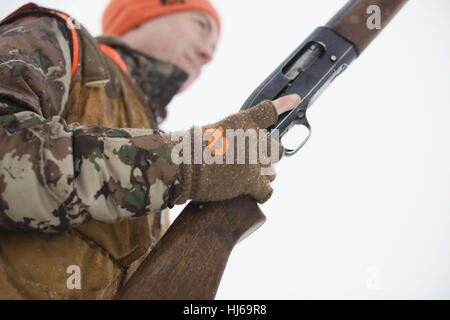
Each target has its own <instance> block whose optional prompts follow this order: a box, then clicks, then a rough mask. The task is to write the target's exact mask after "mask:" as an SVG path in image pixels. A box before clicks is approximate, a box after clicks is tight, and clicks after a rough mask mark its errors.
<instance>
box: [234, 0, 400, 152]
mask: <svg viewBox="0 0 450 320" xmlns="http://www.w3.org/2000/svg"><path fill="white" fill-rule="evenodd" d="M405 2H406V0H403V1H388V0H384V1H383V0H377V1H376V0H370V1H366V0H363V1H357V0H353V1H349V2H348V3H347V5H346V6H345V7H344V8H342V10H341V11H339V12H338V13H337V14H336V15H335V16H334V17H333V18H332V19H331V20H330V21H329V22H328V23H327V25H326V26H325V27H319V28H317V29H316V30H315V31H314V32H313V33H312V34H311V35H310V36H309V37H308V38H307V39H306V40H305V41H304V42H303V43H302V44H301V45H300V46H299V47H298V48H297V49H296V50H295V51H294V52H293V53H292V54H291V55H290V56H289V57H288V58H287V59H286V60H285V61H284V62H283V63H282V64H281V65H280V66H279V67H278V68H276V69H275V71H274V72H273V73H272V74H271V75H270V76H269V77H268V78H267V79H266V80H264V81H263V83H262V84H261V85H260V86H259V87H258V88H257V89H256V90H255V91H254V92H253V93H252V94H251V95H250V97H249V98H248V99H247V101H246V102H245V103H244V105H243V106H242V108H241V110H246V109H248V108H251V107H252V106H254V105H256V104H258V103H260V102H261V101H263V100H266V99H267V100H275V99H277V98H279V97H281V96H285V95H288V94H292V93H297V94H299V95H300V96H301V97H302V101H301V103H300V105H299V106H297V107H296V108H295V109H293V110H291V111H289V112H285V113H284V114H282V115H280V116H279V118H278V121H277V123H275V124H274V125H273V126H271V127H270V128H268V132H269V135H272V133H273V132H274V130H278V133H277V135H275V136H273V137H274V138H276V137H278V138H279V139H281V138H282V137H283V136H284V135H285V134H286V133H287V132H288V131H289V130H290V129H291V128H292V127H294V126H295V125H301V126H304V127H305V128H306V129H307V130H308V133H309V134H308V135H307V137H306V138H305V139H304V140H303V141H301V143H300V144H299V145H298V146H297V147H296V148H295V149H289V148H286V147H285V155H287V156H291V155H294V154H295V153H296V152H297V151H298V150H300V149H301V148H302V147H303V145H304V144H305V143H306V142H307V141H308V139H309V138H310V136H311V126H310V124H309V122H308V119H307V117H306V112H307V110H308V108H309V107H310V106H311V105H312V103H313V102H314V101H315V100H316V99H317V97H318V96H319V95H320V94H321V93H322V92H323V91H324V90H325V89H326V88H327V86H328V85H329V84H330V83H331V82H332V81H333V80H334V79H335V78H336V77H337V76H338V75H340V74H341V73H342V72H343V71H344V70H345V69H347V67H348V66H349V65H350V64H351V63H352V62H353V61H354V60H355V59H356V58H357V57H358V55H359V54H360V53H361V52H362V51H363V50H364V49H365V48H366V47H367V45H368V44H369V43H370V42H371V41H372V40H373V39H374V38H375V37H376V35H377V34H378V31H379V29H377V27H376V26H375V25H371V24H368V18H369V16H368V15H367V13H369V12H373V14H375V15H376V14H378V19H379V22H380V24H381V25H380V26H379V28H381V27H382V26H383V27H384V26H385V25H386V24H387V23H388V22H389V20H390V19H391V18H392V17H393V15H394V14H395V13H396V12H397V11H398V10H399V9H400V8H401V6H402V5H403V4H404V3H405Z"/></svg>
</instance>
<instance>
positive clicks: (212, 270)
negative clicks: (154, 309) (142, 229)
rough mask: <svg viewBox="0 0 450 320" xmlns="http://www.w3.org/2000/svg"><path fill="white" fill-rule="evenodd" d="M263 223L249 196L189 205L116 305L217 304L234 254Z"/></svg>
mask: <svg viewBox="0 0 450 320" xmlns="http://www.w3.org/2000/svg"><path fill="white" fill-rule="evenodd" d="M265 220H266V217H265V216H264V214H263V213H262V212H261V210H260V209H259V207H258V205H257V203H256V201H255V200H253V199H252V198H250V197H248V196H241V197H238V198H235V199H232V200H228V201H221V202H210V203H200V202H191V203H189V204H188V205H187V206H186V208H185V209H184V210H183V211H182V212H181V213H180V215H179V216H178V217H177V219H176V220H175V221H174V222H173V224H172V225H171V226H170V228H169V229H168V230H167V232H166V233H165V234H164V236H163V237H162V238H161V239H160V241H159V242H158V243H157V245H156V246H155V247H154V248H153V250H152V251H151V252H150V254H149V255H148V256H147V257H146V258H145V260H144V261H143V263H142V264H141V265H140V267H139V268H138V269H137V270H136V273H135V274H134V275H133V276H132V277H131V278H130V280H129V281H128V282H127V283H126V284H125V285H124V287H123V288H121V289H120V291H119V293H118V294H117V297H116V299H120V300H130V299H152V300H153V299H154V300H167V299H170V300H210V299H214V297H215V296H216V292H217V289H218V287H219V283H220V280H221V278H222V274H223V271H224V270H225V266H226V264H227V261H228V257H229V255H230V253H231V250H232V249H233V247H234V246H235V245H236V243H238V242H239V241H241V240H242V239H243V238H245V237H246V236H248V235H249V234H251V233H252V232H253V231H254V230H256V229H257V228H258V227H259V226H261V225H262V224H263V223H264V221H265Z"/></svg>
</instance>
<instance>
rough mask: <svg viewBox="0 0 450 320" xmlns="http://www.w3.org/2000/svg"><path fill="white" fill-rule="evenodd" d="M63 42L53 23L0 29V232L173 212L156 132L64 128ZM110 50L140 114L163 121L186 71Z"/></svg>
mask: <svg viewBox="0 0 450 320" xmlns="http://www.w3.org/2000/svg"><path fill="white" fill-rule="evenodd" d="M68 43H69V40H68V32H67V27H66V26H65V25H64V23H61V22H58V21H57V20H56V19H52V18H50V17H27V18H26V19H21V20H18V21H15V22H11V23H8V24H6V25H2V26H0V78H1V79H2V80H1V82H0V141H1V145H0V230H12V231H21V230H39V231H43V232H62V231H65V230H68V229H71V228H74V227H76V226H79V225H81V224H84V223H86V222H88V221H89V220H91V219H94V220H97V221H100V222H104V223H109V224H111V223H115V222H118V221H122V220H124V219H130V218H136V217H140V216H144V215H147V214H149V213H152V212H157V211H161V210H162V209H164V208H166V207H170V208H172V207H173V205H174V203H175V201H176V200H177V198H178V197H179V196H180V193H181V190H180V189H181V182H180V177H179V170H178V169H177V167H176V166H175V165H174V164H172V163H171V160H170V152H169V150H168V147H167V145H165V144H164V142H163V139H162V137H161V134H160V133H161V131H159V130H157V128H153V127H152V129H154V130H150V129H139V128H107V127H102V126H99V125H89V124H84V125H81V124H80V123H77V122H73V123H67V122H66V106H67V103H68V99H69V94H70V91H71V89H72V81H71V68H72V66H71V52H70V47H69V44H68ZM115 48H116V49H117V52H118V53H119V54H120V55H121V57H122V58H123V60H124V61H125V63H126V65H127V67H128V69H129V72H130V74H131V76H132V77H133V78H134V81H135V82H136V83H137V84H138V86H139V87H140V89H141V91H142V93H144V94H143V95H144V96H145V99H146V102H147V105H146V113H147V116H148V117H149V118H150V117H153V119H157V120H158V122H160V121H162V120H163V119H164V117H165V116H166V112H165V107H166V105H167V103H168V102H169V101H170V99H171V98H172V96H173V95H174V94H175V93H176V91H177V90H178V89H179V87H180V86H181V84H182V82H183V81H184V80H185V79H186V76H187V74H186V73H184V71H182V70H181V69H178V68H177V67H175V66H174V65H170V64H167V63H163V62H160V61H156V60H154V59H152V58H151V57H148V56H146V55H144V54H141V53H139V52H137V51H133V50H132V49H131V48H128V47H126V46H123V45H120V44H117V45H116V46H115ZM87 60H89V59H87ZM168 83H170V84H171V85H167V84H168Z"/></svg>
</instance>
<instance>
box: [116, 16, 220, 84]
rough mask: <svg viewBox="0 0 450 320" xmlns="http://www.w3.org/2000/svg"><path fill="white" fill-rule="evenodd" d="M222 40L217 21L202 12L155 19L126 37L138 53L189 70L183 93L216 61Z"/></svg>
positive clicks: (128, 33)
mask: <svg viewBox="0 0 450 320" xmlns="http://www.w3.org/2000/svg"><path fill="white" fill-rule="evenodd" d="M218 37H219V35H218V30H217V24H216V22H215V20H214V19H213V18H212V17H210V16H209V15H208V14H206V13H203V12H201V11H186V12H181V13H174V14H169V15H165V16H162V17H159V18H155V19H152V20H149V21H147V22H145V23H143V24H141V25H140V26H138V27H137V28H135V29H133V30H131V31H129V32H127V33H126V34H125V35H123V36H122V38H123V39H124V40H125V41H126V42H127V43H128V44H129V45H130V46H132V47H133V48H135V49H136V50H139V51H142V52H144V53H146V54H148V55H149V56H152V57H154V58H156V59H159V60H163V61H167V62H171V63H173V64H176V65H177V66H178V67H180V68H181V69H183V70H185V71H186V72H187V73H188V74H189V78H188V79H187V81H186V82H185V83H184V84H183V86H182V88H181V89H180V91H183V90H184V89H186V88H187V87H188V86H189V85H190V84H192V82H194V80H196V79H197V78H198V76H199V75H200V72H201V70H202V67H203V66H204V65H205V64H207V63H208V62H209V61H211V60H212V58H213V55H214V50H215V47H216V44H217V41H218Z"/></svg>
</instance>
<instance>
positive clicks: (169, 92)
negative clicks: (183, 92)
mask: <svg viewBox="0 0 450 320" xmlns="http://www.w3.org/2000/svg"><path fill="white" fill-rule="evenodd" d="M113 47H114V48H115V49H116V51H117V52H118V53H119V54H120V56H121V57H122V59H123V60H124V61H125V64H126V65H127V67H128V70H130V74H131V76H132V77H133V79H135V80H136V83H137V85H138V86H139V88H140V89H141V91H142V92H143V93H144V96H145V98H146V102H147V104H148V105H149V106H150V108H146V109H145V110H146V112H151V114H152V116H155V117H156V121H157V123H158V124H161V123H162V122H163V121H164V120H165V119H166V117H167V109H166V106H167V105H168V104H169V102H170V100H171V99H172V98H173V96H174V95H175V94H176V93H177V91H178V89H179V88H180V85H179V84H180V83H183V82H184V81H186V79H187V78H188V74H187V73H186V72H184V71H183V70H181V69H180V68H178V67H177V66H176V65H174V64H171V63H166V62H163V61H160V60H156V59H154V58H152V57H150V56H147V55H145V54H143V53H142V52H139V51H136V50H132V49H131V48H124V47H121V46H113ZM147 116H148V117H150V115H147Z"/></svg>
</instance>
